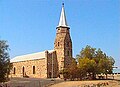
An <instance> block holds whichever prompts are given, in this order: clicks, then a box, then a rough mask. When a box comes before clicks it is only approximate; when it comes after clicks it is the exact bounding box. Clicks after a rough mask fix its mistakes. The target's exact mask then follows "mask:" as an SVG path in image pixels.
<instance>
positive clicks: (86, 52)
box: [76, 45, 115, 79]
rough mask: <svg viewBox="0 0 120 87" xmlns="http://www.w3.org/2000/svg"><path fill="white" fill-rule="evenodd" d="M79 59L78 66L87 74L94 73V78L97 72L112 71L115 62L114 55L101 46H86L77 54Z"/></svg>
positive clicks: (106, 72) (105, 72)
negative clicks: (111, 55) (103, 49)
mask: <svg viewBox="0 0 120 87" xmlns="http://www.w3.org/2000/svg"><path fill="white" fill-rule="evenodd" d="M76 58H77V59H78V68H79V69H80V70H82V73H84V74H85V73H86V75H87V74H88V75H91V74H92V79H95V76H96V74H101V73H103V74H106V77H107V74H108V73H112V69H113V65H114V63H115V61H114V59H113V58H112V57H109V56H107V55H106V54H105V53H104V52H103V51H102V50H101V49H100V48H99V49H98V50H96V48H92V47H91V46H88V45H87V46H86V47H85V48H83V49H82V50H81V52H80V54H78V55H77V56H76Z"/></svg>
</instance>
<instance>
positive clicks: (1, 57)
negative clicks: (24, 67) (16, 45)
mask: <svg viewBox="0 0 120 87" xmlns="http://www.w3.org/2000/svg"><path fill="white" fill-rule="evenodd" d="M8 47H9V46H8V44H7V42H6V41H5V40H0V82H4V81H6V80H7V78H8V75H9V73H10V69H11V64H10V58H9V53H8V51H9V48H8Z"/></svg>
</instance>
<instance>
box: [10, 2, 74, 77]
mask: <svg viewBox="0 0 120 87" xmlns="http://www.w3.org/2000/svg"><path fill="white" fill-rule="evenodd" d="M71 60H72V40H71V37H70V27H69V26H68V24H67V20H66V15H65V9H64V4H63V5H62V11H61V15H60V20H59V24H58V26H57V27H56V38H55V41H54V49H53V50H45V51H43V52H37V53H32V54H26V55H21V56H16V57H15V58H13V59H11V60H10V62H11V63H12V65H13V68H12V70H11V72H10V73H11V74H10V75H11V76H12V77H24V76H28V77H35V78H50V77H58V75H59V71H60V70H62V69H64V68H67V67H68V65H69V64H70V63H71Z"/></svg>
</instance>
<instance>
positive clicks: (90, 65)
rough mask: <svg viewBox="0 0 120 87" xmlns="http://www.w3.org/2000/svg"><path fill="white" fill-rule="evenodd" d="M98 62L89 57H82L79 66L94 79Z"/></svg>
mask: <svg viewBox="0 0 120 87" xmlns="http://www.w3.org/2000/svg"><path fill="white" fill-rule="evenodd" d="M96 66H97V65H96V62H95V61H94V60H93V59H89V58H80V59H79V60H78V68H79V69H80V70H82V72H83V73H84V76H85V74H86V75H87V74H88V75H89V77H90V78H91V79H92V78H94V73H95V72H96Z"/></svg>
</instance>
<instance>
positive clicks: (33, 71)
mask: <svg viewBox="0 0 120 87" xmlns="http://www.w3.org/2000/svg"><path fill="white" fill-rule="evenodd" d="M33 74H35V66H33Z"/></svg>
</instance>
